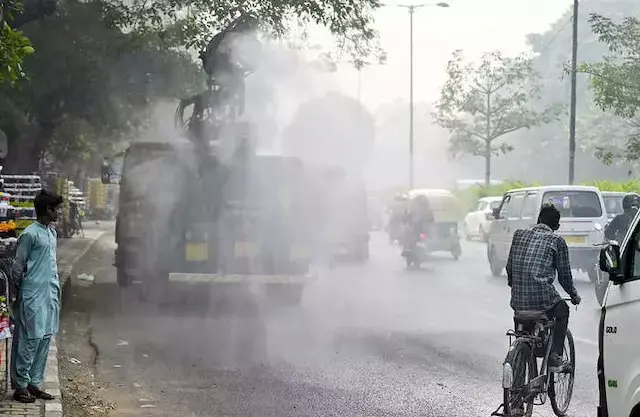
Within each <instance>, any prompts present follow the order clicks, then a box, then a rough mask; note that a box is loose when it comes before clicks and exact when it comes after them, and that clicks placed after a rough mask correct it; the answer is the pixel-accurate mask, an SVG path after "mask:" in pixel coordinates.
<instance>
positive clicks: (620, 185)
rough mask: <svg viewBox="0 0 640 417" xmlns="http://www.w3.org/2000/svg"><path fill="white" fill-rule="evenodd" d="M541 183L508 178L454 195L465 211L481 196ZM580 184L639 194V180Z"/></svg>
mask: <svg viewBox="0 0 640 417" xmlns="http://www.w3.org/2000/svg"><path fill="white" fill-rule="evenodd" d="M539 185H542V184H538V183H525V182H522V181H517V180H508V181H504V182H502V183H501V184H496V185H490V186H488V187H485V186H484V185H482V186H480V185H479V186H475V187H471V188H468V189H466V190H462V191H459V192H457V193H456V196H457V197H458V199H459V200H460V206H461V207H462V208H464V209H465V210H466V211H467V212H469V211H471V210H473V208H474V207H475V205H476V203H477V202H478V200H479V199H481V198H482V197H491V196H502V195H503V194H504V193H505V192H507V191H509V190H513V189H514V188H524V187H535V186H539ZM580 185H590V186H593V187H598V189H600V191H617V192H627V193H630V192H635V193H638V194H640V181H636V180H629V181H621V182H618V181H607V180H602V181H590V182H585V183H582V184H580Z"/></svg>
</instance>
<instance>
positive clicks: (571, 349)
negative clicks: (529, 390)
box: [549, 329, 576, 417]
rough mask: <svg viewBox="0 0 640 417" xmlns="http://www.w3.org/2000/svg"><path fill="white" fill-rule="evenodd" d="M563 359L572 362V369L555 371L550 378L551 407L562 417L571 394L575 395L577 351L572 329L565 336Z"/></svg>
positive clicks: (567, 406) (567, 407)
mask: <svg viewBox="0 0 640 417" xmlns="http://www.w3.org/2000/svg"><path fill="white" fill-rule="evenodd" d="M562 359H563V360H564V361H566V362H567V363H569V364H571V369H570V370H568V371H565V372H559V373H555V372H554V373H553V374H551V375H550V378H549V399H550V400H551V408H553V412H554V413H555V414H556V415H557V416H559V417H562V416H564V415H565V414H566V413H567V410H568V409H569V403H570V402H571V396H572V395H573V381H574V377H575V371H576V351H575V346H574V343H573V336H572V335H571V331H569V329H567V335H566V337H565V338H564V349H563V352H562Z"/></svg>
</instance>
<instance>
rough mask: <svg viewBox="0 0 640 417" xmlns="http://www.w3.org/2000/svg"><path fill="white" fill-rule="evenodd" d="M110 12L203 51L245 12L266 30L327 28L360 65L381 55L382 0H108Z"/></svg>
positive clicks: (118, 20) (126, 24) (122, 22)
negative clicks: (376, 19) (376, 14)
mask: <svg viewBox="0 0 640 417" xmlns="http://www.w3.org/2000/svg"><path fill="white" fill-rule="evenodd" d="M107 5H108V7H107V9H106V10H107V12H108V15H109V16H110V18H111V19H112V20H113V21H114V22H115V23H116V24H117V25H119V26H120V27H127V28H133V30H134V31H136V32H139V33H148V32H154V33H159V34H160V36H162V37H164V38H167V39H173V40H177V41H178V42H180V43H182V44H183V45H184V46H186V47H188V48H192V47H195V48H196V49H198V50H202V49H204V48H205V47H206V45H207V43H208V42H209V41H210V40H211V38H212V33H215V32H218V31H220V30H221V29H222V28H224V27H225V26H226V25H228V24H229V22H231V21H232V20H234V19H235V18H237V17H238V16H239V15H241V14H248V15H252V16H253V17H254V18H256V20H257V21H258V22H260V25H261V29H262V30H263V31H265V32H266V33H270V34H273V35H276V36H282V35H284V34H286V33H288V32H289V31H290V29H292V27H296V26H297V27H300V25H301V24H302V25H306V24H308V23H315V24H318V25H320V26H324V27H326V28H328V29H329V31H330V32H331V33H332V34H333V35H335V36H336V37H337V38H338V46H339V48H340V49H341V50H342V51H343V52H344V53H346V54H348V55H349V56H350V57H351V59H350V60H351V61H352V62H353V63H354V65H358V64H359V63H360V62H361V60H363V59H365V58H366V57H367V56H368V55H372V54H374V55H375V54H381V53H382V51H381V49H380V48H379V45H378V44H377V42H376V41H377V34H376V32H375V30H374V29H373V28H372V23H373V14H372V12H373V11H374V10H375V9H376V8H378V7H380V2H379V0H347V1H343V0H309V1H299V0H265V1H260V2H255V1H251V2H250V1H244V0H222V1H220V0H133V1H128V0H108V2H107Z"/></svg>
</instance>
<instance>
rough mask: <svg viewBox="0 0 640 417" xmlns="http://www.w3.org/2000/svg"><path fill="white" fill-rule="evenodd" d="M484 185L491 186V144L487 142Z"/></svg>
mask: <svg viewBox="0 0 640 417" xmlns="http://www.w3.org/2000/svg"><path fill="white" fill-rule="evenodd" d="M484 185H485V186H486V187H488V186H489V185H491V142H489V141H487V149H486V155H485V157H484Z"/></svg>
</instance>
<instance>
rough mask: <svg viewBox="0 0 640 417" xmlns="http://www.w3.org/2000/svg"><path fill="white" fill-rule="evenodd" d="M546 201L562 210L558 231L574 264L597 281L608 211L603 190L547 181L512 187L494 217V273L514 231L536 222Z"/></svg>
mask: <svg viewBox="0 0 640 417" xmlns="http://www.w3.org/2000/svg"><path fill="white" fill-rule="evenodd" d="M543 203H552V204H553V205H554V206H556V208H557V209H558V210H559V211H560V215H561V217H560V229H558V232H557V233H558V234H559V235H560V236H562V237H563V238H564V240H565V241H566V242H567V246H569V257H570V260H571V266H572V267H573V268H574V269H577V270H579V271H582V272H586V273H587V274H588V275H589V279H590V280H591V282H594V283H595V282H597V281H598V278H599V276H600V274H599V273H598V267H597V265H596V264H597V260H598V252H599V249H598V246H597V245H600V244H602V242H603V241H604V230H603V229H604V225H606V224H607V212H606V211H605V207H604V199H603V198H602V193H601V192H600V190H599V189H597V188H596V187H587V186H579V185H547V186H544V187H529V188H520V189H516V190H509V191H507V192H506V193H505V195H504V198H503V200H502V203H501V204H500V207H499V208H497V209H495V210H494V213H493V214H494V216H493V217H494V218H495V219H496V220H494V221H492V222H491V223H490V224H491V228H490V230H489V238H488V240H487V259H488V260H489V266H490V267H491V273H492V274H493V275H494V276H499V275H501V274H502V270H503V269H504V267H505V266H506V264H507V259H508V257H509V251H510V249H511V240H512V239H513V233H514V232H515V231H516V230H518V229H527V228H529V227H531V226H533V225H535V224H536V222H537V220H538V213H539V212H540V208H541V207H542V204H543Z"/></svg>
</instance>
